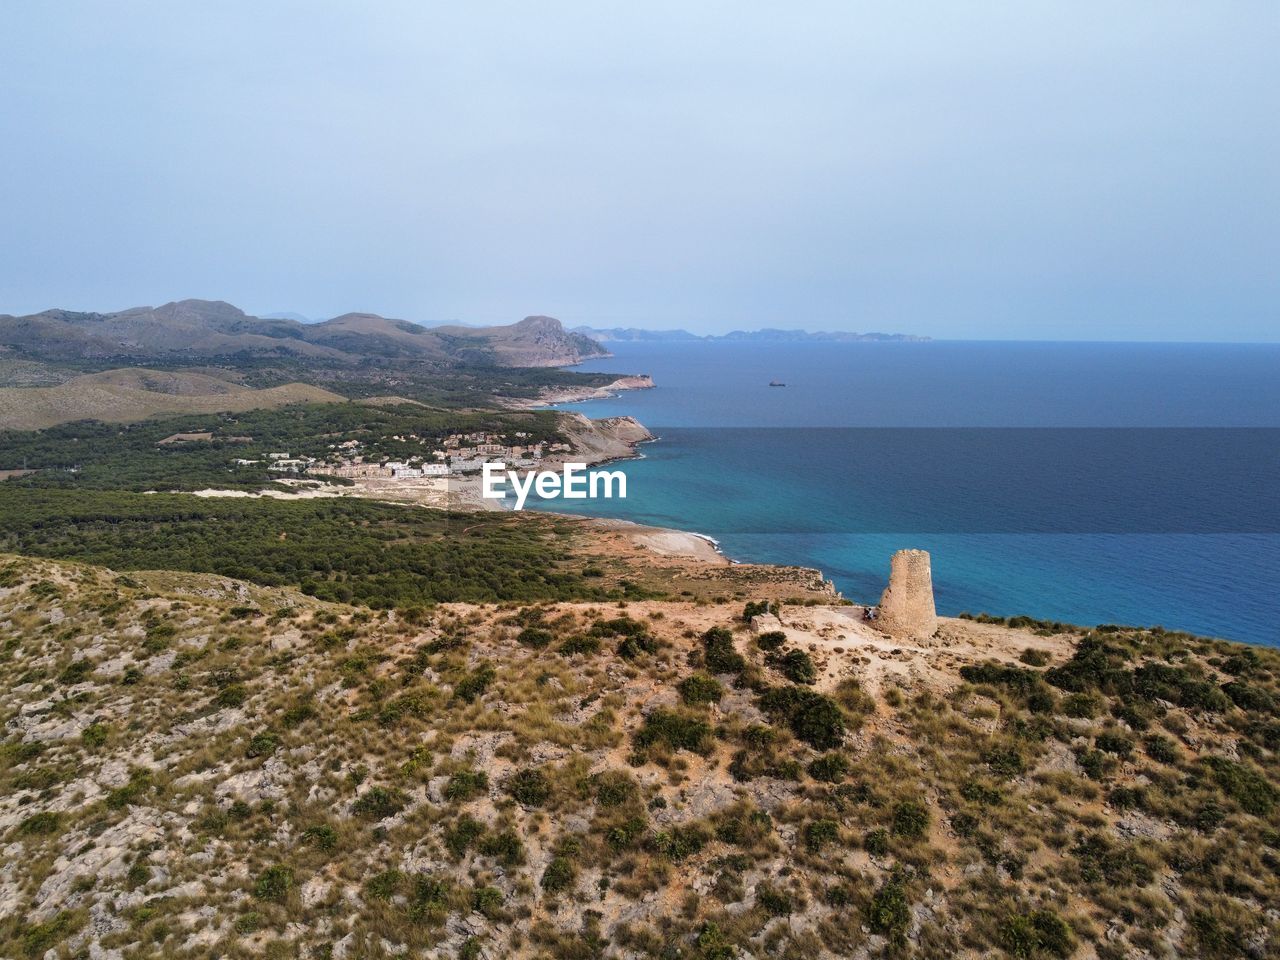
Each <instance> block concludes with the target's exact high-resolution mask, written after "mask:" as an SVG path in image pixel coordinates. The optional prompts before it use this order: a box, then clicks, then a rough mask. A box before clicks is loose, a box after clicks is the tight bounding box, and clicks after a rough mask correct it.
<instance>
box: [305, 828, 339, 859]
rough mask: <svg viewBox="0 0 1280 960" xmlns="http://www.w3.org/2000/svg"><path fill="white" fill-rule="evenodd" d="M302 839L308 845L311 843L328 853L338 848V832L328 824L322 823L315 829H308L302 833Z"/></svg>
mask: <svg viewBox="0 0 1280 960" xmlns="http://www.w3.org/2000/svg"><path fill="white" fill-rule="evenodd" d="M302 839H303V841H305V842H306V843H309V844H311V845H312V846H314V847H316V848H317V849H319V850H323V851H325V852H326V853H328V852H329V851H330V850H333V849H335V848H336V847H337V846H338V832H337V831H336V830H334V829H333V827H331V826H329V825H328V824H327V823H322V824H319V825H317V826H314V827H307V829H306V830H304V831H303V832H302Z"/></svg>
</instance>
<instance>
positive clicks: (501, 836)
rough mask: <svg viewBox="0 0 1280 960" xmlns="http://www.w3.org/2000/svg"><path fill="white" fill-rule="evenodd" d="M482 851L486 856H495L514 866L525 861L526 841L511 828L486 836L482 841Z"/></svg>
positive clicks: (502, 861) (505, 864) (502, 862)
mask: <svg viewBox="0 0 1280 960" xmlns="http://www.w3.org/2000/svg"><path fill="white" fill-rule="evenodd" d="M480 852H481V853H482V854H484V855H485V856H486V857H493V858H494V859H495V860H497V861H498V862H499V863H501V864H503V865H504V866H508V867H514V866H517V865H519V864H521V863H524V843H523V841H521V839H520V838H519V837H518V836H516V834H515V832H514V831H511V830H503V831H502V832H501V833H494V834H490V835H489V836H487V837H485V838H484V839H483V840H481V841H480Z"/></svg>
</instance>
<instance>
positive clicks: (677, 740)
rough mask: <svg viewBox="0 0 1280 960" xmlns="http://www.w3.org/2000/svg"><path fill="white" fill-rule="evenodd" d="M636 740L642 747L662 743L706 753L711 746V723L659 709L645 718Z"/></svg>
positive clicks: (636, 743) (638, 745)
mask: <svg viewBox="0 0 1280 960" xmlns="http://www.w3.org/2000/svg"><path fill="white" fill-rule="evenodd" d="M634 740H635V745H636V746H637V747H639V748H641V749H644V748H645V747H650V746H653V745H654V744H658V743H662V744H666V745H667V746H668V747H670V748H671V749H672V750H689V751H691V752H693V753H706V752H707V751H708V750H709V749H710V746H711V725H710V724H709V723H707V721H705V720H703V719H702V718H701V717H688V716H684V715H683V714H679V713H673V712H672V711H670V710H662V709H657V710H654V711H653V712H652V713H650V714H649V715H648V716H647V717H645V718H644V725H643V726H641V728H640V729H639V730H637V731H636V734H635V737H634Z"/></svg>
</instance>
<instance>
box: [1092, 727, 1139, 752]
mask: <svg viewBox="0 0 1280 960" xmlns="http://www.w3.org/2000/svg"><path fill="white" fill-rule="evenodd" d="M1093 743H1094V746H1096V747H1097V748H1098V749H1099V750H1102V751H1103V752H1105V753H1113V754H1115V755H1116V756H1117V757H1127V756H1129V755H1130V754H1131V753H1133V740H1131V739H1130V738H1129V737H1126V736H1124V735H1123V734H1120V733H1100V734H1098V736H1097V737H1096V738H1095V739H1094V741H1093Z"/></svg>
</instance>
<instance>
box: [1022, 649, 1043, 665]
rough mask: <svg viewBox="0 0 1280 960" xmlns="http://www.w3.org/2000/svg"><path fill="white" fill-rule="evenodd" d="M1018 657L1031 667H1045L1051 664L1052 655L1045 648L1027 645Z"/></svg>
mask: <svg viewBox="0 0 1280 960" xmlns="http://www.w3.org/2000/svg"><path fill="white" fill-rule="evenodd" d="M1018 659H1019V660H1021V661H1022V662H1023V663H1025V664H1026V665H1027V666H1029V667H1045V666H1048V665H1049V660H1050V657H1049V654H1048V652H1047V651H1045V650H1036V649H1035V648H1034V647H1027V648H1026V649H1025V650H1023V651H1022V653H1020V654H1018Z"/></svg>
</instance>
